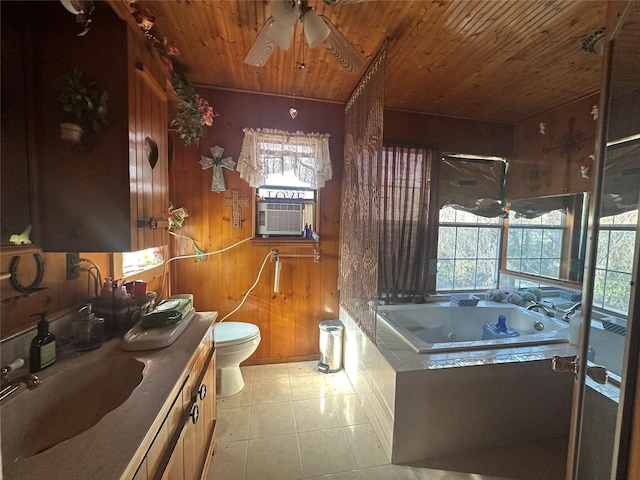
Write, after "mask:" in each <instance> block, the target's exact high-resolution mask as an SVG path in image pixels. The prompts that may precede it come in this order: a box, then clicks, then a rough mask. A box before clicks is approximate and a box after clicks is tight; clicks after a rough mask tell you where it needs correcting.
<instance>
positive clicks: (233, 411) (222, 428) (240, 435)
mask: <svg viewBox="0 0 640 480" xmlns="http://www.w3.org/2000/svg"><path fill="white" fill-rule="evenodd" d="M250 415H251V407H237V408H227V409H224V410H219V411H218V418H217V421H218V423H217V425H216V438H217V441H218V443H229V442H237V441H240V440H247V439H248V438H249V417H250Z"/></svg>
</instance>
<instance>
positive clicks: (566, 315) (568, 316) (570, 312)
mask: <svg viewBox="0 0 640 480" xmlns="http://www.w3.org/2000/svg"><path fill="white" fill-rule="evenodd" d="M581 307H582V303H576V304H575V305H573V306H572V307H571V308H570V309H569V310H567V311H566V312H565V313H564V315H563V316H562V320H564V321H565V322H568V321H570V320H571V315H573V314H574V313H576V312H577V311H578V310H580V308H581Z"/></svg>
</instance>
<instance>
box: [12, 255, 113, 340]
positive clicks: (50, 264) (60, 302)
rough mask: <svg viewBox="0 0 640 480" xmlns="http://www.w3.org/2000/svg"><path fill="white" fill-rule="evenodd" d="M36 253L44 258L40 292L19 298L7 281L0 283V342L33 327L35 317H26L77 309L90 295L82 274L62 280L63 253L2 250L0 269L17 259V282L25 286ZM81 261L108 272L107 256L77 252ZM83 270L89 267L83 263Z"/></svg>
mask: <svg viewBox="0 0 640 480" xmlns="http://www.w3.org/2000/svg"><path fill="white" fill-rule="evenodd" d="M38 252H39V253H40V254H41V255H42V258H43V259H44V264H45V273H44V277H43V279H42V283H41V285H40V286H41V287H43V288H45V290H41V291H38V292H35V293H31V294H27V295H22V294H20V293H19V292H17V291H15V290H14V289H13V287H12V286H11V284H10V283H9V280H2V283H1V285H0V289H1V296H2V302H1V303H0V318H1V319H0V340H5V339H7V338H8V337H10V336H11V335H15V334H18V333H21V332H25V331H27V330H29V329H31V328H33V327H34V326H35V325H36V323H37V322H38V318H37V317H30V315H31V314H33V313H38V312H43V311H46V312H47V313H48V314H49V315H51V314H55V313H56V312H60V311H62V310H65V309H68V308H72V307H76V306H80V305H81V304H82V303H84V302H86V301H87V299H88V298H90V297H92V296H94V290H93V280H90V279H89V277H88V274H87V273H86V272H80V276H79V277H78V278H77V279H74V280H67V278H66V271H67V270H66V265H67V256H66V253H47V252H45V253H42V252H41V251H40V250H39V249H38V248H36V247H33V248H31V247H22V248H8V249H3V250H2V252H1V255H0V258H1V270H2V271H3V272H6V271H8V268H9V262H10V261H11V258H13V256H14V255H19V256H20V263H19V265H18V279H19V281H20V283H21V284H22V285H29V284H30V283H31V282H32V281H33V279H34V278H35V261H34V259H33V254H34V253H38ZM80 256H81V258H90V259H91V260H92V261H94V262H95V263H97V264H98V266H99V267H100V270H101V271H102V272H103V274H104V272H108V271H109V256H108V255H107V254H102V253H90V254H89V253H81V254H80ZM82 266H83V267H88V266H89V264H87V263H84V264H83V265H82Z"/></svg>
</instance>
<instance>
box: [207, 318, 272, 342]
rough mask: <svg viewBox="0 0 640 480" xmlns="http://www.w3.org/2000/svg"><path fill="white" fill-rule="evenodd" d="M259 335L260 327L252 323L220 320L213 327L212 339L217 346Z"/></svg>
mask: <svg viewBox="0 0 640 480" xmlns="http://www.w3.org/2000/svg"><path fill="white" fill-rule="evenodd" d="M259 336H260V329H259V328H258V326H257V325H254V324H252V323H243V322H222V323H216V324H215V325H214V327H213V339H214V342H215V344H216V345H217V346H224V345H234V344H236V343H243V342H248V341H250V340H253V339H254V338H256V337H259Z"/></svg>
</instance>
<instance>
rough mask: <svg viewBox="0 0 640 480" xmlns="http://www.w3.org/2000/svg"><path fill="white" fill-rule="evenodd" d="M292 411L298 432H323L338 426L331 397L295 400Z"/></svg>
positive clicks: (338, 421)
mask: <svg viewBox="0 0 640 480" xmlns="http://www.w3.org/2000/svg"><path fill="white" fill-rule="evenodd" d="M293 410H294V412H295V418H296V429H297V431H298V432H309V431H313V430H325V429H327V428H335V427H339V426H340V420H339V419H338V415H337V414H336V411H335V409H334V406H333V402H332V400H331V397H322V398H312V399H306V400H295V401H294V402H293Z"/></svg>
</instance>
